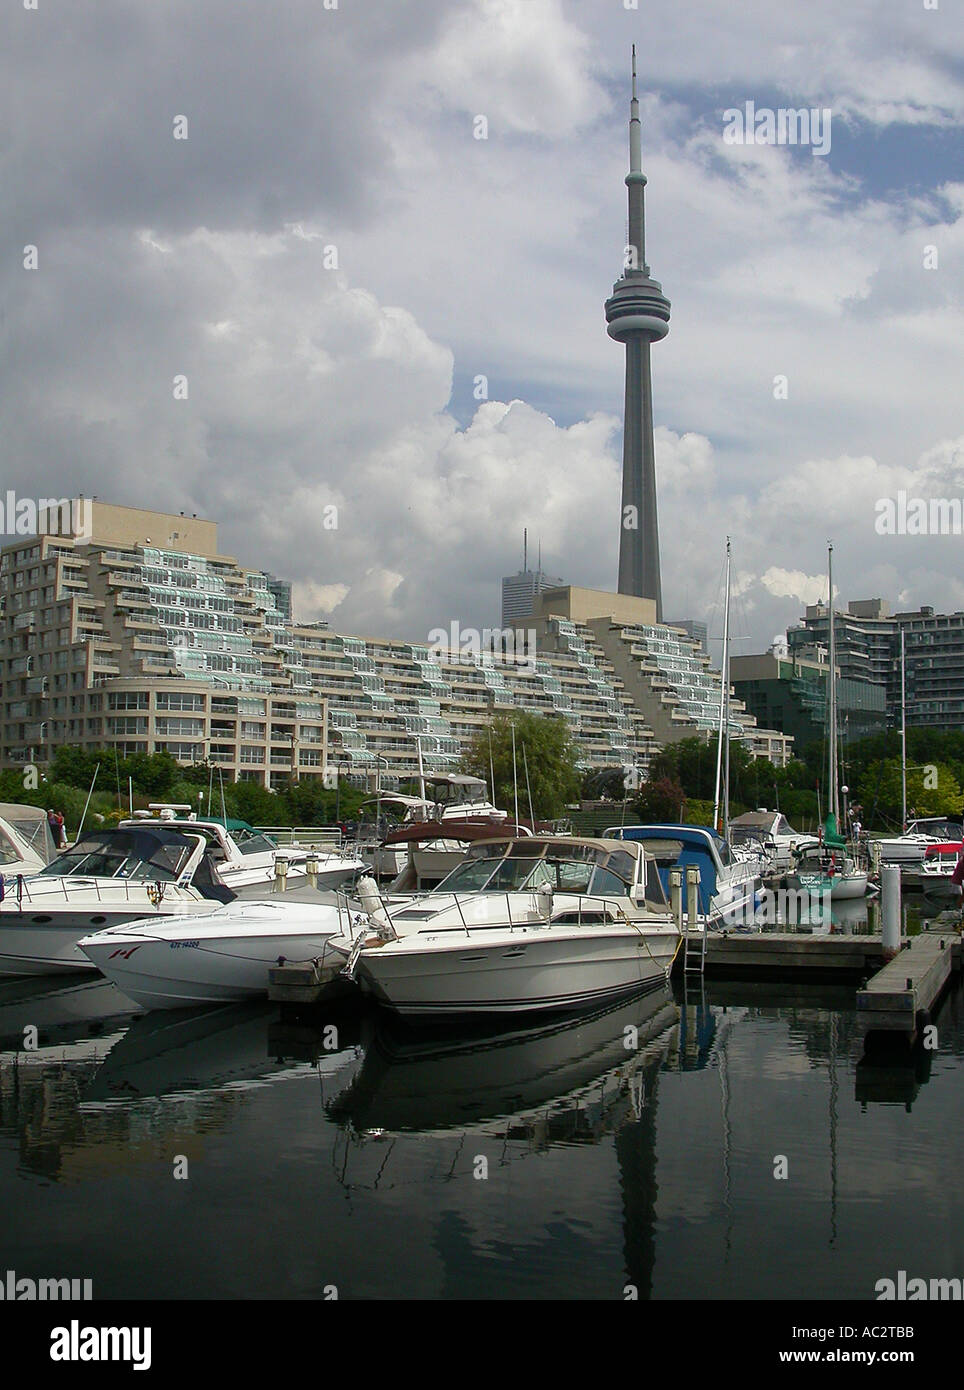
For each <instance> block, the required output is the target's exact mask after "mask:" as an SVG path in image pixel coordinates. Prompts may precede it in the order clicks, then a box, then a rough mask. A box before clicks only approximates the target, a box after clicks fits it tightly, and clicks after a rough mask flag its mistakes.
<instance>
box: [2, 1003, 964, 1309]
mask: <svg viewBox="0 0 964 1390" xmlns="http://www.w3.org/2000/svg"><path fill="white" fill-rule="evenodd" d="M935 1022H936V1025H937V1030H938V1031H937V1043H938V1046H937V1049H936V1050H932V1051H927V1050H924V1049H923V1048H919V1049H918V1050H917V1051H915V1052H913V1053H906V1052H904V1053H897V1054H896V1056H894V1057H892V1058H885V1059H876V1058H875V1059H874V1060H873V1061H871V1062H868V1061H866V1060H863V1059H862V1057H863V1046H862V1042H861V1039H860V1037H859V1035H858V1032H857V1028H856V1017H855V1012H854V989H853V988H852V987H849V986H848V987H833V988H827V987H822V988H817V987H803V986H795V987H793V988H792V989H791V988H787V987H783V986H780V985H772V984H768V985H759V984H721V983H714V982H712V981H707V982H706V983H705V985H704V986H703V987H702V989H701V987H700V986H699V985H698V986H697V987H696V990H695V991H694V990H693V989H692V988H691V989H690V991H689V994H688V997H687V998H686V999H685V1000H684V998H683V995H682V993H681V992H680V991H677V992H676V996H675V997H674V995H673V994H672V993H670V992H668V991H667V992H662V993H660V994H658V995H649V996H648V997H645V998H643V999H637V1000H635V1001H633V1002H630V1003H623V1004H621V1005H620V1006H619V1007H617V1008H613V1009H610V1010H609V1011H607V1012H605V1013H600V1014H596V1015H593V1016H592V1017H588V1018H586V1017H584V1018H582V1019H580V1020H577V1021H571V1020H570V1021H567V1022H558V1021H557V1022H555V1023H553V1024H543V1025H542V1026H540V1027H539V1028H530V1029H523V1028H517V1029H516V1030H515V1031H514V1032H507V1033H502V1034H499V1035H494V1036H493V1035H491V1034H489V1035H480V1034H478V1033H477V1034H476V1035H475V1036H474V1037H472V1036H467V1035H465V1034H463V1035H461V1036H458V1035H455V1034H453V1033H451V1032H447V1033H440V1032H438V1031H437V1030H435V1031H433V1032H430V1033H425V1032H421V1033H413V1032H411V1031H410V1030H405V1029H403V1028H401V1027H399V1025H397V1024H395V1025H393V1024H392V1023H391V1022H390V1020H388V1019H387V1017H386V1016H385V1015H383V1014H381V1013H380V1012H379V1011H376V1010H367V1011H365V1010H362V1009H360V1008H354V1007H352V1008H342V1009H340V1010H339V1011H338V1012H337V1013H334V1012H332V1013H331V1014H330V1015H327V1016H326V1017H325V1018H323V1019H322V1020H320V1021H318V1022H316V1023H315V1024H314V1025H312V1026H307V1025H305V1024H303V1023H300V1024H291V1023H282V1022H281V1021H280V1020H279V1015H278V1012H277V1010H276V1009H274V1008H273V1007H267V1006H265V1007H254V1008H250V1007H245V1008H224V1009H216V1010H212V1011H201V1012H199V1011H193V1012H190V1013H178V1014H154V1015H149V1016H145V1015H141V1014H133V1013H132V1012H131V1011H130V1007H129V1005H127V1003H126V1001H125V1000H124V999H123V996H121V995H119V994H117V993H116V991H115V990H114V989H113V987H112V986H109V985H107V984H105V983H103V982H101V981H89V980H83V979H80V981H79V982H76V983H72V984H68V985H63V984H60V985H55V984H52V983H51V982H47V983H43V982H35V983H34V984H32V985H31V984H24V983H21V982H7V983H6V984H4V985H3V986H0V1207H2V1214H3V1215H2V1234H0V1276H2V1274H3V1271H5V1270H8V1269H9V1270H15V1271H16V1273H17V1275H18V1276H24V1275H29V1276H32V1277H34V1278H47V1277H51V1278H52V1277H71V1276H72V1277H76V1278H89V1279H92V1280H93V1292H94V1297H95V1298H97V1299H101V1298H120V1299H131V1298H134V1299H139V1298H162V1299H184V1298H230V1299H235V1298H237V1299H241V1298H268V1297H271V1298H299V1299H308V1298H323V1297H324V1296H325V1293H326V1290H327V1291H328V1294H329V1296H330V1294H331V1292H332V1291H333V1289H336V1290H337V1294H338V1297H339V1298H342V1299H346V1298H360V1297H364V1298H399V1297H401V1298H429V1299H456V1298H475V1297H477V1298H512V1299H548V1298H581V1299H623V1298H624V1297H625V1290H626V1289H627V1286H633V1287H634V1288H635V1289H636V1290H637V1291H638V1296H639V1297H640V1298H641V1299H644V1298H656V1299H665V1298H692V1299H696V1298H699V1299H707V1298H710V1299H728V1298H744V1299H747V1298H748V1299H758V1298H759V1299H763V1298H774V1297H776V1298H786V1299H790V1298H794V1299H797V1298H804V1299H812V1298H817V1299H852V1298H857V1299H864V1298H873V1297H874V1284H875V1282H876V1280H878V1279H881V1278H885V1277H890V1278H895V1277H896V1274H897V1271H898V1270H900V1269H903V1270H905V1271H907V1273H908V1275H909V1276H919V1277H924V1278H938V1277H942V1278H953V1277H957V1278H961V1277H964V1184H962V1182H961V1163H960V1157H961V1148H962V1145H961V1139H960V1135H961V1122H962V1119H964V997H962V992H961V987H960V985H959V984H957V985H955V986H954V988H953V990H952V992H951V993H950V994H949V995H948V996H947V997H946V999H945V1001H944V1003H943V1005H942V1007H941V1009H940V1011H939V1012H938V1014H937V1015H936V1016H935ZM31 1025H33V1026H36V1027H37V1028H38V1029H39V1047H38V1048H37V1049H36V1050H29V1049H25V1047H24V1038H25V1033H24V1030H25V1029H27V1028H28V1027H30V1026H31ZM326 1025H327V1027H328V1031H327V1032H326V1031H325V1026H326ZM332 1030H334V1031H332ZM634 1030H635V1031H634ZM781 1158H782V1159H784V1160H785V1168H786V1172H787V1176H786V1178H785V1179H780V1178H778V1177H775V1172H776V1171H779V1170H782V1168H783V1166H784V1165H783V1164H782V1163H781ZM185 1166H186V1171H187V1176H186V1178H181V1179H178V1178H175V1176H174V1175H175V1171H176V1170H177V1171H182V1172H183V1171H184V1169H185Z"/></svg>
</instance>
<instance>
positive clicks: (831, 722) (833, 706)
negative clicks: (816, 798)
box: [827, 545, 839, 829]
mask: <svg viewBox="0 0 964 1390" xmlns="http://www.w3.org/2000/svg"><path fill="white" fill-rule="evenodd" d="M827 584H828V588H829V591H830V592H829V598H828V607H829V614H828V616H829V622H830V672H829V676H828V679H829V682H830V688H829V694H830V701H829V705H830V713H829V719H828V730H827V743H828V745H829V748H828V768H827V814H828V815H831V816H833V818H834V820H835V821H836V819H837V807H838V793H837V641H836V634H835V632H834V626H835V624H834V604H833V546H832V545H830V546H828V547H827ZM838 829H839V827H838Z"/></svg>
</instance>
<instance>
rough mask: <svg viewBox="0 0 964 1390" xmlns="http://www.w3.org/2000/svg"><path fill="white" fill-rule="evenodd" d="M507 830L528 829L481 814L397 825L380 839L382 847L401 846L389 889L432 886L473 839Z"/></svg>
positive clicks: (526, 833) (526, 831)
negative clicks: (402, 860)
mask: <svg viewBox="0 0 964 1390" xmlns="http://www.w3.org/2000/svg"><path fill="white" fill-rule="evenodd" d="M507 834H508V835H519V836H530V835H531V834H532V830H531V829H530V827H529V826H525V825H517V824H516V823H515V822H509V821H507V820H505V819H504V818H499V819H496V818H494V817H484V816H479V817H473V818H470V817H468V816H465V817H459V818H458V819H457V820H451V821H442V820H439V819H435V820H428V821H413V822H412V823H411V824H409V825H402V826H399V828H398V830H395V831H393V832H392V833H391V834H390V835H388V836H386V838H385V842H384V844H385V847H386V848H398V847H401V848H403V849H404V851H405V854H406V862H405V867H404V868H403V869H402V871H401V873H399V874H398V875H397V876H396V877H395V878H394V879H393V880H392V882H391V884H390V885H389V892H392V893H401V892H411V891H413V890H415V891H417V890H418V889H422V888H428V887H433V886H436V885H438V884H439V883H441V882H442V880H443V879H445V878H446V877H447V876H448V875H449V874H450V873H451V872H452V870H453V869H455V868H457V867H458V865H459V864H461V862H462V860H463V859H464V858H465V852H466V849H467V848H468V846H469V845H470V844H472V843H473V841H476V840H489V839H492V838H493V837H495V836H503V835H507Z"/></svg>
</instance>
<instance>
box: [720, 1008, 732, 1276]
mask: <svg viewBox="0 0 964 1390" xmlns="http://www.w3.org/2000/svg"><path fill="white" fill-rule="evenodd" d="M729 1031H730V1027H729V1019H727V1020H726V1022H725V1023H724V1024H723V1026H722V1027H721V1028H720V1031H719V1033H718V1034H717V1043H718V1047H719V1059H720V1101H721V1105H722V1111H723V1206H724V1208H725V1210H726V1228H725V1230H726V1235H725V1238H724V1244H725V1247H726V1256H725V1259H724V1263H725V1264H726V1263H729V1259H730V1251H731V1250H732V1248H733V1202H732V1200H731V1198H732V1188H731V1164H730V1150H731V1147H732V1142H733V1131H732V1128H731V1126H730V1077H729V1067H728V1063H727V1057H726V1037H727V1034H728V1033H729Z"/></svg>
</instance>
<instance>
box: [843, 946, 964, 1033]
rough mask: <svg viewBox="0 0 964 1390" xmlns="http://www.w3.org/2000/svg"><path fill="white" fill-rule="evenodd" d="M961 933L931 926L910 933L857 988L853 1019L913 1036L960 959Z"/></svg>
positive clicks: (872, 1029) (870, 1028)
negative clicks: (902, 946) (893, 953)
mask: <svg viewBox="0 0 964 1390" xmlns="http://www.w3.org/2000/svg"><path fill="white" fill-rule="evenodd" d="M960 949H961V938H960V936H959V935H958V934H957V933H956V932H952V931H940V930H934V929H931V930H929V931H922V932H921V933H920V935H919V936H913V937H910V938H909V939H908V941H907V943H906V945H905V947H904V949H903V950H901V951H899V952H898V954H897V955H896V956H895V957H894V959H893V960H892V961H890V962H889V964H887V965H885V966H883V968H882V969H881V970H878V972H877V974H876V975H874V977H873V979H871V980H868V982H867V984H866V986H865V988H863V989H861V990H858V991H857V1022H858V1025H859V1027H860V1028H861V1029H862V1030H863V1031H864V1032H865V1033H890V1034H894V1033H897V1034H902V1035H904V1036H905V1037H906V1038H907V1040H908V1041H910V1042H912V1041H913V1040H914V1038H915V1037H916V1036H917V1033H918V1030H919V1029H920V1027H921V1026H922V1024H924V1023H926V1021H927V1018H928V1015H929V1011H930V1009H931V1008H932V1006H933V1005H934V1004H935V1002H936V1001H937V999H938V997H939V995H940V994H941V992H942V990H943V989H944V986H945V985H946V984H947V981H948V979H949V978H950V974H951V971H952V970H953V969H954V967H955V965H958V966H959V965H960Z"/></svg>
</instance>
